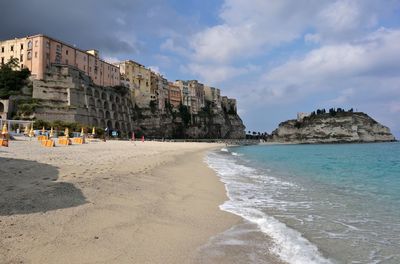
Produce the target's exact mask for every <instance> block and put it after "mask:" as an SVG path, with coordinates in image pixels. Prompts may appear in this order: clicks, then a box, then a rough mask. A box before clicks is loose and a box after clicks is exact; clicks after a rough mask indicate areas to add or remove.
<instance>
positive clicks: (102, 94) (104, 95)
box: [101, 92, 107, 100]
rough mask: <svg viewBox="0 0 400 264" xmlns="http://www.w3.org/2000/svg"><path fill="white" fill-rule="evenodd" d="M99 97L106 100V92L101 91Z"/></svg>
mask: <svg viewBox="0 0 400 264" xmlns="http://www.w3.org/2000/svg"><path fill="white" fill-rule="evenodd" d="M101 99H103V100H107V94H106V93H105V92H102V93H101Z"/></svg>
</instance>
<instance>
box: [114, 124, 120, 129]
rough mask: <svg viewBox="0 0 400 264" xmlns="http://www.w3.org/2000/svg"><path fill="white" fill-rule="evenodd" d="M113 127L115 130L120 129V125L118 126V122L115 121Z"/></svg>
mask: <svg viewBox="0 0 400 264" xmlns="http://www.w3.org/2000/svg"><path fill="white" fill-rule="evenodd" d="M115 129H116V130H120V126H119V123H118V122H115Z"/></svg>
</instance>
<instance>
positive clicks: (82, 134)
mask: <svg viewBox="0 0 400 264" xmlns="http://www.w3.org/2000/svg"><path fill="white" fill-rule="evenodd" d="M84 135H85V133H83V127H82V129H81V137H83V136H84Z"/></svg>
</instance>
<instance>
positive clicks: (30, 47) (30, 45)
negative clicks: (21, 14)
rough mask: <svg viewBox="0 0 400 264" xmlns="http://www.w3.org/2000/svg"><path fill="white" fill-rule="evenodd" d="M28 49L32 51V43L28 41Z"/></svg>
mask: <svg viewBox="0 0 400 264" xmlns="http://www.w3.org/2000/svg"><path fill="white" fill-rule="evenodd" d="M21 45H22V44H21ZM28 49H32V41H31V40H29V41H28Z"/></svg>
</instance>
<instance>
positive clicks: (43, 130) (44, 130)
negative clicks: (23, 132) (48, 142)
mask: <svg viewBox="0 0 400 264" xmlns="http://www.w3.org/2000/svg"><path fill="white" fill-rule="evenodd" d="M44 132H46V129H44V127H43V128H42V135H44Z"/></svg>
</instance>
